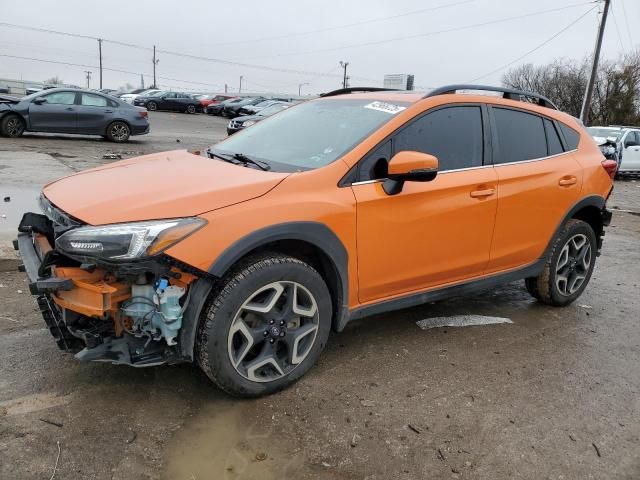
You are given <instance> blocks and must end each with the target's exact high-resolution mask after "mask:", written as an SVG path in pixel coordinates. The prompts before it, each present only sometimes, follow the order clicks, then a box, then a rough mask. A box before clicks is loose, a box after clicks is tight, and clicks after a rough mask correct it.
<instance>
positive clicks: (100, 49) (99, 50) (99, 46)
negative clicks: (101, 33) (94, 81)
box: [98, 38, 102, 88]
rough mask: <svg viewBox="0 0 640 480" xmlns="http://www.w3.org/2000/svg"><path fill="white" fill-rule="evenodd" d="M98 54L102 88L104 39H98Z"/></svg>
mask: <svg viewBox="0 0 640 480" xmlns="http://www.w3.org/2000/svg"><path fill="white" fill-rule="evenodd" d="M98 54H99V55H100V88H102V39H101V38H99V39H98Z"/></svg>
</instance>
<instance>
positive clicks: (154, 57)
mask: <svg viewBox="0 0 640 480" xmlns="http://www.w3.org/2000/svg"><path fill="white" fill-rule="evenodd" d="M159 61H160V60H159V59H157V58H156V46H155V45H154V46H153V86H152V87H151V88H158V83H157V82H156V65H158V62H159Z"/></svg>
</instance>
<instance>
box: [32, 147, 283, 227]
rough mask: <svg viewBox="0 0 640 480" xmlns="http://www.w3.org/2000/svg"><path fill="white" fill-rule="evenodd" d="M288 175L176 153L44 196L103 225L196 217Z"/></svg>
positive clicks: (71, 181)
mask: <svg viewBox="0 0 640 480" xmlns="http://www.w3.org/2000/svg"><path fill="white" fill-rule="evenodd" d="M288 175H289V174H288V173H272V172H265V171H262V170H255V169H252V168H247V167H242V166H238V165H233V164H231V163H226V162H223V161H220V160H214V159H210V158H205V157H201V156H199V155H193V154H191V153H188V152H187V151H186V150H177V151H172V152H162V153H155V154H152V155H145V156H143V157H137V158H132V159H128V160H123V161H121V162H115V163H111V164H109V165H106V166H104V167H99V168H94V169H91V170H86V171H84V172H80V173H77V174H74V175H71V176H69V177H65V178H63V179H61V180H57V181H55V182H52V183H50V184H48V185H46V186H45V187H44V189H43V193H44V195H45V196H46V197H47V198H48V199H49V201H50V202H51V203H53V204H54V205H55V206H56V207H58V208H60V209H61V210H63V211H64V212H66V213H68V214H69V215H71V216H73V217H75V218H77V219H79V220H81V221H83V222H86V223H88V224H91V225H103V224H108V223H120V222H133V221H139V220H155V219H163V218H177V217H190V216H194V215H198V214H201V213H204V212H208V211H211V210H216V209H218V208H222V207H226V206H229V205H233V204H236V203H240V202H244V201H247V200H251V199H252V198H256V197H260V196H262V195H264V194H265V193H267V192H268V191H269V190H271V189H272V188H274V187H275V186H276V185H278V183H280V182H281V181H282V180H284V179H285V178H286V177H287V176H288Z"/></svg>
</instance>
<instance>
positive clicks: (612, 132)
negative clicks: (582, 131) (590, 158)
mask: <svg viewBox="0 0 640 480" xmlns="http://www.w3.org/2000/svg"><path fill="white" fill-rule="evenodd" d="M587 132H589V135H591V136H592V137H604V138H607V137H614V138H615V139H616V140H619V139H620V137H621V136H622V130H620V129H617V128H615V129H614V128H598V127H588V128H587Z"/></svg>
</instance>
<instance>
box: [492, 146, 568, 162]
mask: <svg viewBox="0 0 640 480" xmlns="http://www.w3.org/2000/svg"><path fill="white" fill-rule="evenodd" d="M577 151H578V149H577V148H574V149H573V150H567V151H566V152H562V153H556V154H554V155H547V156H546V157H539V158H531V159H529V160H518V161H517V162H505V163H495V164H493V166H494V167H502V166H503V165H514V164H520V163H531V162H541V161H542V160H548V159H550V158H554V157H559V156H560V155H565V154H567V153H573V152H577Z"/></svg>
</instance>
